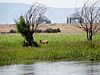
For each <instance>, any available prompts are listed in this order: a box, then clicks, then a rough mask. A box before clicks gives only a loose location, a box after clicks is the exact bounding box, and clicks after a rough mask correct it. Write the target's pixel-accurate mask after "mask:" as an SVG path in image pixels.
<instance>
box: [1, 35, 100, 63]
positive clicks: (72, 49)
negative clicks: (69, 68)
mask: <svg viewBox="0 0 100 75" xmlns="http://www.w3.org/2000/svg"><path fill="white" fill-rule="evenodd" d="M40 39H42V40H44V39H46V40H48V41H49V43H48V44H47V45H43V44H40V47H39V48H35V47H28V48H26V47H22V42H23V37H22V36H21V35H20V34H0V65H7V64H19V63H33V61H56V60H59V61H62V60H67V61H70V60H72V61H76V60H78V61H90V60H94V61H100V34H98V35H95V37H94V41H93V45H92V47H91V45H90V43H89V42H87V41H86V36H85V34H84V33H82V34H80V33H78V34H66V33H53V34H52V33H51V34H48V33H39V34H35V40H36V42H38V43H39V40H40Z"/></svg>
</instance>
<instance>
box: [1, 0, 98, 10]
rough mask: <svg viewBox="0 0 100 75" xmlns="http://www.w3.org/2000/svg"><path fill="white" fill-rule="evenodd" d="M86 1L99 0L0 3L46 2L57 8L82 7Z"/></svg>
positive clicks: (29, 0)
mask: <svg viewBox="0 0 100 75" xmlns="http://www.w3.org/2000/svg"><path fill="white" fill-rule="evenodd" d="M86 1H91V2H92V1H97V0H0V3H26V4H33V3H34V2H39V3H42V4H45V5H46V6H47V7H57V8H59V7H60V8H72V7H81V6H83V4H84V3H85V2H86Z"/></svg>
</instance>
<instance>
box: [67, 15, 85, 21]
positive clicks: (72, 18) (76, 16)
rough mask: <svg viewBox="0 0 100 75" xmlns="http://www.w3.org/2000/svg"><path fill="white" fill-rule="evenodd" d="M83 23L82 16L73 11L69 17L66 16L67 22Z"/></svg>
mask: <svg viewBox="0 0 100 75" xmlns="http://www.w3.org/2000/svg"><path fill="white" fill-rule="evenodd" d="M80 22H82V23H84V19H82V17H79V15H78V14H77V13H74V14H72V15H70V17H67V23H80Z"/></svg>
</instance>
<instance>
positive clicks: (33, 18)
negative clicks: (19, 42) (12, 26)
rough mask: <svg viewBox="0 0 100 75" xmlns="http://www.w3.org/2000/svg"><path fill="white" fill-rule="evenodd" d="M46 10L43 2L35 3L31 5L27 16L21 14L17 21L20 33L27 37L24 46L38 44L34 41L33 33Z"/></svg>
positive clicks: (36, 45)
mask: <svg viewBox="0 0 100 75" xmlns="http://www.w3.org/2000/svg"><path fill="white" fill-rule="evenodd" d="M45 12H46V7H45V6H44V5H42V4H39V3H35V4H34V5H32V6H31V8H30V9H29V10H28V12H27V13H26V14H25V16H22V15H21V16H20V18H19V20H17V21H15V22H16V27H17V29H18V31H19V33H21V34H22V36H23V37H24V38H25V41H24V44H23V45H24V46H25V45H26V46H35V47H38V44H37V43H36V42H35V41H34V36H33V34H34V33H35V31H36V29H37V27H38V25H39V24H40V23H41V21H40V18H41V17H42V16H43V14H44V13H45Z"/></svg>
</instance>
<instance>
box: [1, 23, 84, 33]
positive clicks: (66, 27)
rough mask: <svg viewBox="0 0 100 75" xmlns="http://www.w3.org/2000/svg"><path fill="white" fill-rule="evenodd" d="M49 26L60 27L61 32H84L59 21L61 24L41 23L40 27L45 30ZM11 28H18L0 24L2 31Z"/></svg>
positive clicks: (7, 30)
mask: <svg viewBox="0 0 100 75" xmlns="http://www.w3.org/2000/svg"><path fill="white" fill-rule="evenodd" d="M47 28H60V30H61V33H83V31H82V30H81V29H79V28H77V27H75V26H74V25H72V24H66V23H59V24H56V23H55V24H40V25H39V27H38V29H41V30H45V29H47ZM11 29H14V30H16V26H15V25H14V24H13V25H0V32H9V31H10V30H11Z"/></svg>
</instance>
